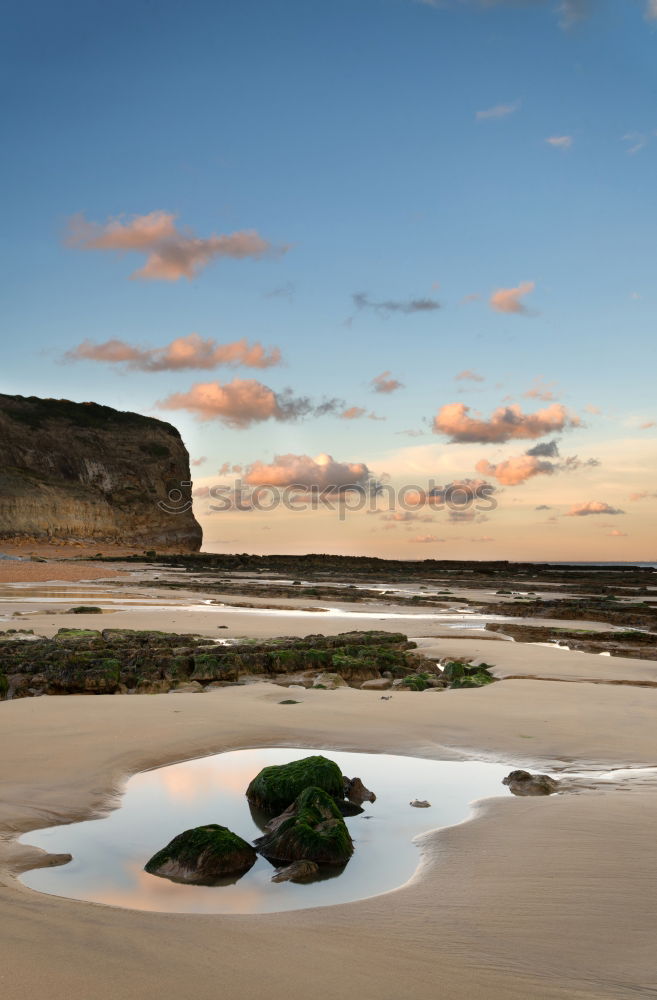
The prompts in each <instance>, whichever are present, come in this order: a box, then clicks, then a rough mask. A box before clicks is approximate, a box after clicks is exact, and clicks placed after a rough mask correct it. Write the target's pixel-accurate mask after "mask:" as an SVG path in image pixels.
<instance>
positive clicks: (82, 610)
mask: <svg viewBox="0 0 657 1000" xmlns="http://www.w3.org/2000/svg"><path fill="white" fill-rule="evenodd" d="M102 613H103V609H102V608H96V607H93V605H91V604H78V605H77V607H75V608H69V609H68V611H67V612H66V614H67V615H102Z"/></svg>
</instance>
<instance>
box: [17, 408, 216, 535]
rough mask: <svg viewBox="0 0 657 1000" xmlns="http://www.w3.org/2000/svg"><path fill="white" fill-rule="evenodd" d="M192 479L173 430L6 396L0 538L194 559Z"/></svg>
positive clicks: (135, 418) (107, 411)
mask: <svg viewBox="0 0 657 1000" xmlns="http://www.w3.org/2000/svg"><path fill="white" fill-rule="evenodd" d="M190 480H191V477H190V470H189V455H188V453H187V450H186V448H185V446H184V444H183V442H182V439H181V437H180V434H179V433H178V431H177V430H176V428H175V427H173V426H172V425H171V424H167V423H164V422H163V421H161V420H155V419H153V418H151V417H144V416H141V415H140V414H138V413H129V412H123V411H120V410H114V409H112V408H111V407H109V406H99V405H97V404H96V403H73V402H69V401H68V400H65V399H39V398H37V397H35V396H29V397H24V396H7V395H2V394H0V539H11V540H16V541H21V540H25V541H38V542H59V543H66V544H75V543H86V544H88V543H92V544H98V545H99V547H103V548H105V547H106V546H113V545H121V546H125V547H135V548H139V549H145V548H146V549H154V550H162V549H165V550H167V549H168V550H172V549H174V550H176V551H183V552H196V551H198V550H199V549H200V547H201V540H202V532H201V528H200V525H199V524H198V523H197V521H196V520H195V518H194V515H193V513H192V509H191V501H190V499H189V496H190ZM181 484H187V485H181ZM176 491H178V492H176Z"/></svg>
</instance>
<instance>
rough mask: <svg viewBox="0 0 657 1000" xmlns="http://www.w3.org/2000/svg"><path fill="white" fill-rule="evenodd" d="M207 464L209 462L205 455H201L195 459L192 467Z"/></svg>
mask: <svg viewBox="0 0 657 1000" xmlns="http://www.w3.org/2000/svg"><path fill="white" fill-rule="evenodd" d="M205 462H207V458H206V456H205V455H201V457H200V458H195V459H193V461H192V462H191V465H203V464H204V463H205Z"/></svg>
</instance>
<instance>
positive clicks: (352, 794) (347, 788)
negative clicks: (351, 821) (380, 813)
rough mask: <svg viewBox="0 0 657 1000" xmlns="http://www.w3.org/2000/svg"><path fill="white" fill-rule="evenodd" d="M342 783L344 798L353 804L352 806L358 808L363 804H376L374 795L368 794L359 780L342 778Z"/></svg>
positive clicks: (372, 793) (368, 791) (367, 790)
mask: <svg viewBox="0 0 657 1000" xmlns="http://www.w3.org/2000/svg"><path fill="white" fill-rule="evenodd" d="M342 781H343V787H344V797H345V799H349V801H350V802H353V803H354V805H357V806H360V805H362V804H363V802H376V795H375V794H374V792H370V790H369V788H365V785H364V784H363V782H362V781H361V780H360V778H345V777H343V779H342Z"/></svg>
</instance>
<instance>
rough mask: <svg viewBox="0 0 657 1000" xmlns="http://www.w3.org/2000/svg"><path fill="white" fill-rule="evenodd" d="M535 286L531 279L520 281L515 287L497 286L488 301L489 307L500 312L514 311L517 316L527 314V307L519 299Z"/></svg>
mask: <svg viewBox="0 0 657 1000" xmlns="http://www.w3.org/2000/svg"><path fill="white" fill-rule="evenodd" d="M535 287H536V285H535V283H534V282H533V281H522V282H521V283H520V284H519V285H516V287H515V288H498V289H497V291H495V292H493V294H492V295H491V297H490V299H489V300H488V301H489V305H490V307H491V309H493V310H494V311H495V312H501V313H515V314H516V315H517V316H528V315H529V309H528V308H527V306H526V305H525V304H524V303H523V302H522V301H521V299H523V298H524V297H525V295H529V293H530V292H533V291H534V288H535Z"/></svg>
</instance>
